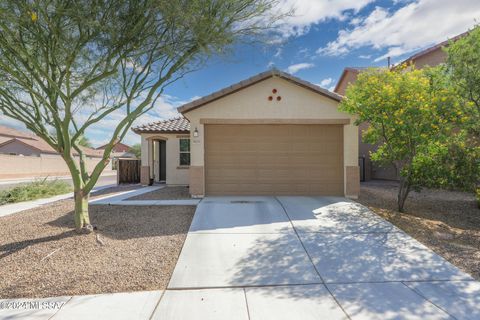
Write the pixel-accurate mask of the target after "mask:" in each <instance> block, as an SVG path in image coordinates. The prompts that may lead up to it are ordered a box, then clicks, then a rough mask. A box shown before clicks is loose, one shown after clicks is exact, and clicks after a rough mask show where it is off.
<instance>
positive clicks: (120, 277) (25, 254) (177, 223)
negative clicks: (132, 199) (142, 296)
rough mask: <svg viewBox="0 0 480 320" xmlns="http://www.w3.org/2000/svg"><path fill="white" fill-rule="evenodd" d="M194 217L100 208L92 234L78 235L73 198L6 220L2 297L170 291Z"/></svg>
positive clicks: (0, 240) (177, 210)
mask: <svg viewBox="0 0 480 320" xmlns="http://www.w3.org/2000/svg"><path fill="white" fill-rule="evenodd" d="M111 191H112V190H110V192H108V191H107V190H103V191H102V193H103V194H108V193H111ZM122 191H124V189H123V190H122ZM99 195H100V194H97V196H99ZM194 211H195V207H193V206H151V207H150V206H142V207H134V206H104V205H94V206H91V207H90V217H91V222H92V223H93V224H95V225H97V226H98V230H97V231H96V232H94V233H92V234H89V235H78V234H76V233H75V231H74V230H73V228H74V224H73V202H72V200H71V199H69V200H63V201H58V202H55V203H52V204H49V205H45V206H42V207H39V208H35V209H32V210H26V211H23V212H20V213H17V214H14V215H11V216H6V217H2V218H0V279H2V280H1V281H0V298H18V297H51V296H62V295H81V294H95V293H109V292H124V291H139V290H159V289H164V288H165V287H166V286H167V284H168V281H169V279H170V276H171V273H172V272H173V269H174V267H175V264H176V262H177V259H178V256H179V254H180V251H181V248H182V246H183V242H184V240H185V237H186V233H187V231H188V228H189V226H190V223H191V220H192V217H193V213H194Z"/></svg>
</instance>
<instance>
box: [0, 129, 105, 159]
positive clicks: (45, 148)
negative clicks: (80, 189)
mask: <svg viewBox="0 0 480 320" xmlns="http://www.w3.org/2000/svg"><path fill="white" fill-rule="evenodd" d="M0 137H5V138H6V139H2V140H0V147H1V146H5V145H7V144H10V143H13V142H20V143H22V144H24V145H26V146H28V147H30V148H32V149H34V150H36V151H38V152H39V153H46V154H58V152H57V151H55V149H53V148H52V147H51V146H50V145H49V144H48V143H46V142H45V141H44V140H42V139H41V138H40V137H37V136H36V135H34V134H32V133H29V132H24V131H19V130H15V129H12V128H9V127H5V126H0ZM80 148H81V149H82V150H83V152H84V153H85V155H87V156H89V157H102V156H103V152H101V151H97V150H94V149H91V148H87V147H80ZM74 154H75V155H77V154H78V153H77V152H74Z"/></svg>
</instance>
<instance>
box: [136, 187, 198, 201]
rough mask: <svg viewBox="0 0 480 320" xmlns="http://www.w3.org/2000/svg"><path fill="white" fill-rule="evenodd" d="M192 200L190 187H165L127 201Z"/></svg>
mask: <svg viewBox="0 0 480 320" xmlns="http://www.w3.org/2000/svg"><path fill="white" fill-rule="evenodd" d="M180 199H191V197H190V193H189V191H188V187H184V186H177V187H164V188H162V189H158V190H155V191H152V192H148V193H144V194H140V195H138V196H135V197H131V198H128V199H127V200H180Z"/></svg>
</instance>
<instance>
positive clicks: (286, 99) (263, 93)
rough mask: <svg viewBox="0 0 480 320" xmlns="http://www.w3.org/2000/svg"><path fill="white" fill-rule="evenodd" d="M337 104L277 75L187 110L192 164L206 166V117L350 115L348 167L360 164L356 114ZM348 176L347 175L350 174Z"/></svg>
mask: <svg viewBox="0 0 480 320" xmlns="http://www.w3.org/2000/svg"><path fill="white" fill-rule="evenodd" d="M272 89H277V91H278V92H277V94H276V95H273V96H274V97H276V96H281V97H282V99H281V101H276V99H273V101H269V100H268V97H269V96H270V95H272ZM337 107H338V102H336V101H334V100H332V99H330V98H327V97H325V96H322V95H320V94H318V93H315V92H313V91H311V90H308V89H305V88H303V87H300V86H298V85H296V84H293V83H291V82H289V81H286V80H284V79H281V78H278V77H273V78H269V79H267V80H264V81H261V82H259V83H257V84H255V85H253V86H250V87H247V88H245V89H243V90H240V91H238V92H236V93H233V94H231V95H228V96H226V97H223V98H221V99H219V100H216V101H213V102H211V103H209V104H207V105H204V106H202V107H200V108H197V109H194V110H191V111H189V112H187V113H185V114H184V116H185V117H186V118H187V119H188V120H190V128H191V131H192V133H191V135H192V136H191V150H192V151H191V152H192V153H191V165H192V166H194V167H199V168H203V166H204V139H203V134H204V125H203V124H202V123H201V120H202V119H255V120H259V119H280V120H281V119H284V120H286V121H292V122H293V121H295V120H327V119H328V120H332V119H335V120H345V119H348V120H349V121H350V123H349V124H346V125H344V167H345V168H346V167H347V166H355V167H357V166H358V128H357V127H356V126H355V125H354V124H353V123H354V118H353V116H351V115H349V114H346V113H343V112H340V111H339V110H338V109H337ZM195 128H197V129H198V132H199V137H198V138H195V137H193V132H194V130H195ZM345 168H344V169H345ZM345 170H346V169H345ZM344 176H345V179H346V177H347V175H346V174H345V175H344ZM345 186H346V184H345ZM203 190H204V189H203ZM353 196H355V195H353Z"/></svg>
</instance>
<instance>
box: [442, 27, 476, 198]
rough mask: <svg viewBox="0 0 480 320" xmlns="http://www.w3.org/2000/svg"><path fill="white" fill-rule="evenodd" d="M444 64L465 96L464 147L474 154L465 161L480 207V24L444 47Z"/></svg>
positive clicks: (461, 93) (460, 92)
mask: <svg viewBox="0 0 480 320" xmlns="http://www.w3.org/2000/svg"><path fill="white" fill-rule="evenodd" d="M446 52H447V67H448V69H449V71H450V74H451V76H452V79H453V82H454V83H455V85H456V89H457V92H458V94H459V96H461V97H462V98H463V99H464V101H465V102H464V103H463V105H462V111H463V113H464V114H465V118H466V121H465V125H464V126H463V127H461V129H462V130H466V132H467V133H468V135H467V136H466V141H467V146H468V147H469V149H470V150H471V152H470V154H473V157H471V161H470V162H469V163H468V164H467V165H468V166H469V167H471V168H472V169H473V170H470V171H468V173H469V174H470V176H472V175H475V176H474V179H475V182H476V184H477V190H476V194H477V201H478V204H479V207H480V187H478V182H479V180H480V151H479V150H480V26H476V27H475V28H473V30H471V31H470V32H469V33H468V34H467V35H466V36H465V37H463V38H461V39H458V40H457V41H455V42H451V43H450V44H449V46H448V47H447V48H446Z"/></svg>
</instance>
